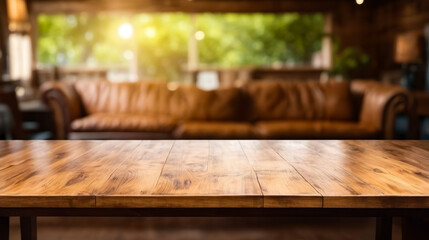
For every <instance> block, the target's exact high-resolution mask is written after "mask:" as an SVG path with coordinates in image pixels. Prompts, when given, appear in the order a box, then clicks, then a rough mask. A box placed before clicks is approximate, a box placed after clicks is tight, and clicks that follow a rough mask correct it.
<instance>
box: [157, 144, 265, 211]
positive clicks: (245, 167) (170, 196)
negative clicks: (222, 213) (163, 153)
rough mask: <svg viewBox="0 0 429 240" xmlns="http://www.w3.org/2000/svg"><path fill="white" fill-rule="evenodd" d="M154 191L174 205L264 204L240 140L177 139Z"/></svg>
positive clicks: (222, 205)
mask: <svg viewBox="0 0 429 240" xmlns="http://www.w3.org/2000/svg"><path fill="white" fill-rule="evenodd" d="M152 195H155V196H156V195H157V196H159V199H158V202H160V201H166V203H168V204H169V206H171V205H174V207H252V208H253V207H262V206H263V199H262V194H261V190H260V187H259V184H258V180H257V177H256V174H255V172H254V171H253V169H252V167H251V166H250V164H249V161H248V160H247V158H246V155H245V154H244V152H243V150H242V149H241V146H240V144H239V142H238V141H176V142H175V144H174V146H173V149H172V150H171V153H170V155H169V157H168V159H167V161H166V163H165V166H164V169H163V171H162V174H161V176H160V178H159V181H158V184H157V185H156V187H155V189H154V191H153V193H152ZM182 199H193V201H182ZM182 202H183V204H182Z"/></svg>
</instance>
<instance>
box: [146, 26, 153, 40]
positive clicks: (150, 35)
mask: <svg viewBox="0 0 429 240" xmlns="http://www.w3.org/2000/svg"><path fill="white" fill-rule="evenodd" d="M144 34H145V35H146V37H148V38H154V37H155V36H156V31H155V29H154V28H153V27H149V28H146V30H145V31H144Z"/></svg>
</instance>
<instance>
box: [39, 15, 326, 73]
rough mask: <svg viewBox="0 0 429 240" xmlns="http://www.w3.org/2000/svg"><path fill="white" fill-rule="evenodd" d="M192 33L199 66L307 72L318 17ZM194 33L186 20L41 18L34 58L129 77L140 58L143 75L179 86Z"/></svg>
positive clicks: (205, 25)
mask: <svg viewBox="0 0 429 240" xmlns="http://www.w3.org/2000/svg"><path fill="white" fill-rule="evenodd" d="M125 22H128V23H131V24H132V25H133V26H134V35H133V37H132V38H131V39H122V38H120V37H119V36H118V28H119V26H120V25H121V24H122V23H125ZM194 28H195V30H198V31H203V32H204V36H205V37H204V39H202V40H200V41H198V51H199V61H200V66H211V67H241V66H269V65H271V64H273V63H282V64H294V65H299V64H309V62H310V61H311V57H312V55H313V53H314V52H316V51H319V50H320V49H321V39H322V36H323V15H322V14H306V15H301V14H297V13H288V14H232V13H231V14H209V13H204V14H198V15H197V16H196V21H195V26H194ZM191 29H193V26H192V21H191V16H190V14H187V13H160V14H135V15H121V14H106V13H99V14H93V15H88V14H79V15H40V16H39V17H38V46H37V49H38V51H37V57H38V61H39V63H41V64H43V65H71V66H73V65H74V66H76V65H80V66H83V65H93V66H100V67H106V68H109V69H113V68H123V69H127V67H128V66H129V64H130V58H129V56H128V55H127V53H129V52H137V55H138V67H139V72H140V75H141V76H143V77H151V78H164V79H168V80H180V78H181V76H182V72H183V69H184V68H185V67H186V64H187V58H188V38H189V36H193V35H191V34H190V31H191Z"/></svg>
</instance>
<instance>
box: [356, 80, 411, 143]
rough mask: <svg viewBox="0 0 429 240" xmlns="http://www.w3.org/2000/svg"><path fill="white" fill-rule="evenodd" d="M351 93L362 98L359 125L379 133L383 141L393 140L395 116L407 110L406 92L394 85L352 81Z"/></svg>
mask: <svg viewBox="0 0 429 240" xmlns="http://www.w3.org/2000/svg"><path fill="white" fill-rule="evenodd" d="M351 91H352V92H353V94H355V95H359V94H360V95H362V97H363V98H362V107H361V110H360V115H359V121H360V123H361V124H364V125H365V126H366V127H369V128H373V129H376V130H377V131H379V132H380V134H381V136H380V137H382V138H383V139H393V138H394V134H395V131H394V130H395V118H396V116H397V115H398V114H401V113H406V111H408V109H409V105H410V98H409V93H408V91H407V90H406V89H404V88H402V87H400V86H396V85H390V84H383V83H380V82H376V81H363V80H355V81H352V83H351Z"/></svg>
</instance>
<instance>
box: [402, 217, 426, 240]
mask: <svg viewBox="0 0 429 240" xmlns="http://www.w3.org/2000/svg"><path fill="white" fill-rule="evenodd" d="M428 236H429V218H422V217H403V218H402V240H409V239H410V240H426V239H428Z"/></svg>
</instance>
